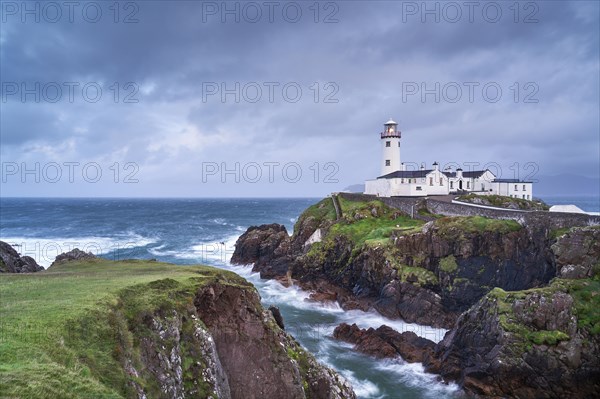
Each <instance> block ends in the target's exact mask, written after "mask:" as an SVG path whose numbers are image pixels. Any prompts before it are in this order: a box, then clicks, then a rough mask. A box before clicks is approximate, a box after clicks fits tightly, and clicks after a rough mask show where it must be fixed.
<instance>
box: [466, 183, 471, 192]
mask: <svg viewBox="0 0 600 399" xmlns="http://www.w3.org/2000/svg"><path fill="white" fill-rule="evenodd" d="M470 188H471V182H470V181H468V182H467V190H468V189H470Z"/></svg>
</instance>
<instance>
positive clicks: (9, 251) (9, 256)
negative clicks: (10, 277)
mask: <svg viewBox="0 0 600 399" xmlns="http://www.w3.org/2000/svg"><path fill="white" fill-rule="evenodd" d="M42 270H44V268H43V267H42V266H40V265H38V264H37V262H36V261H35V259H33V258H32V257H30V256H20V255H19V253H18V252H17V251H16V250H15V249H14V248H13V247H12V246H11V245H10V244H8V243H6V242H4V241H0V273H34V272H39V271H42Z"/></svg>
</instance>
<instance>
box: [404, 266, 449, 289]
mask: <svg viewBox="0 0 600 399" xmlns="http://www.w3.org/2000/svg"><path fill="white" fill-rule="evenodd" d="M394 268H395V269H396V271H397V272H398V279H399V280H400V281H402V282H406V281H411V282H413V283H414V284H416V285H418V286H427V285H437V284H438V283H439V282H438V278H437V276H436V275H435V274H434V273H433V272H431V271H429V270H427V269H424V268H422V267H414V266H408V265H404V264H397V265H395V266H394ZM414 280H416V281H414Z"/></svg>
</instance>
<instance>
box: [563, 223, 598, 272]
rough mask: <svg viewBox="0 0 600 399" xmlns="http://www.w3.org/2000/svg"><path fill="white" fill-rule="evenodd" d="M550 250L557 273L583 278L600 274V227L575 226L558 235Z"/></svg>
mask: <svg viewBox="0 0 600 399" xmlns="http://www.w3.org/2000/svg"><path fill="white" fill-rule="evenodd" d="M552 251H553V252H554V254H555V256H556V270H557V274H558V275H559V276H561V277H564V278H585V277H592V276H594V275H595V274H600V228H599V227H598V226H595V227H576V228H573V229H571V230H570V231H568V232H566V233H565V234H564V235H563V236H561V237H559V238H558V239H557V241H556V243H555V244H554V245H552Z"/></svg>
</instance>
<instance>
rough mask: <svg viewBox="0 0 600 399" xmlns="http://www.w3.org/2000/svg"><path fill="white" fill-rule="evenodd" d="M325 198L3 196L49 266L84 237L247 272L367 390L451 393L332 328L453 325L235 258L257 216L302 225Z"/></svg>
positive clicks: (290, 325)
mask: <svg viewBox="0 0 600 399" xmlns="http://www.w3.org/2000/svg"><path fill="white" fill-rule="evenodd" d="M317 201H318V199H31V198H30V199H17V198H0V240H2V241H6V242H8V243H10V244H12V245H16V248H17V250H18V251H19V252H20V253H21V254H23V255H29V256H32V257H33V258H34V259H36V261H37V262H38V263H39V264H41V265H43V266H48V265H50V263H52V261H53V260H54V258H55V257H56V255H57V254H60V253H62V252H66V251H69V250H71V249H73V248H75V247H77V248H80V249H83V250H85V251H91V252H93V253H94V254H96V255H100V256H103V257H105V258H108V259H126V258H141V259H152V258H155V259H157V260H160V261H165V262H172V263H176V264H182V265H187V264H197V263H203V264H208V265H212V266H216V267H220V268H224V269H228V270H233V271H234V272H236V273H238V274H240V275H242V276H243V277H245V278H246V279H248V280H249V281H251V282H252V283H253V284H254V285H255V286H256V287H257V288H258V290H259V292H260V295H261V298H262V301H263V304H264V305H267V306H268V305H275V306H278V307H279V308H280V309H281V312H282V314H283V317H284V320H285V324H286V329H287V331H288V332H289V333H291V334H292V335H293V336H294V337H295V338H296V339H297V340H298V341H299V342H300V343H301V344H302V345H303V346H304V347H305V348H306V349H308V350H309V351H310V352H311V353H313V354H314V355H315V356H316V357H317V359H319V360H320V361H321V362H323V363H325V364H327V365H329V366H331V367H333V368H335V369H336V370H337V371H338V372H340V374H342V375H343V376H344V377H346V379H348V380H349V381H350V383H351V384H352V385H353V387H354V389H355V391H356V393H357V394H358V396H359V397H361V398H405V399H409V398H432V399H438V398H450V397H456V396H459V391H458V388H457V386H456V385H454V384H449V385H448V384H444V383H442V382H440V381H439V380H438V379H437V377H436V376H434V375H432V374H428V373H425V372H424V370H423V367H422V365H420V364H418V363H413V364H409V363H405V362H404V361H402V359H400V358H398V359H393V360H386V361H381V360H374V359H372V358H370V357H367V356H363V355H361V354H358V353H355V352H353V351H352V350H351V346H350V345H347V344H345V343H342V342H338V341H336V340H334V339H333V338H332V333H333V329H334V328H335V327H336V326H337V325H338V324H340V323H342V322H346V323H356V324H357V325H358V326H360V327H361V328H366V327H375V328H376V327H379V326H380V325H382V324H387V325H389V326H391V327H393V328H395V329H396V330H398V331H401V332H402V331H414V332H415V333H417V334H418V335H421V336H423V337H426V338H429V339H431V340H433V341H436V342H437V341H439V340H441V339H442V338H443V335H444V333H445V330H442V329H435V328H431V327H425V326H419V325H416V324H407V323H404V322H403V321H401V320H390V319H386V318H384V317H382V316H381V315H379V314H377V313H375V312H361V311H351V312H344V311H343V310H342V309H340V308H339V307H338V306H333V305H332V306H323V305H321V304H315V303H310V302H307V301H306V298H307V297H308V293H306V292H304V291H302V290H299V289H298V288H296V287H290V288H285V287H283V286H282V285H281V284H279V283H277V282H275V281H267V280H261V279H260V277H259V276H258V273H252V272H251V268H250V267H249V266H232V265H230V264H229V259H230V258H231V255H232V253H233V249H234V244H235V241H236V239H237V238H238V237H239V235H241V234H242V233H243V232H244V231H245V230H246V229H247V228H248V227H249V226H251V225H259V224H264V223H280V224H283V225H285V226H286V227H287V229H288V232H291V231H292V229H293V225H294V222H295V221H296V219H297V217H298V216H299V215H300V213H301V212H302V211H303V210H304V209H305V208H306V207H308V206H309V205H311V204H313V203H315V202H317Z"/></svg>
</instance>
